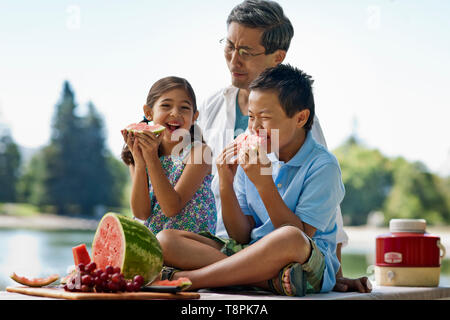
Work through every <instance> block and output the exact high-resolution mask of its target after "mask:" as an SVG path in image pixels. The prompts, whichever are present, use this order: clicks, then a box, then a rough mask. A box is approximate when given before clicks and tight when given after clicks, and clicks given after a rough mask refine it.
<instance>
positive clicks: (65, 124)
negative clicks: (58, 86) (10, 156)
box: [20, 82, 127, 215]
mask: <svg viewBox="0 0 450 320" xmlns="http://www.w3.org/2000/svg"><path fill="white" fill-rule="evenodd" d="M87 109H88V111H87V114H86V115H85V116H79V115H77V104H76V103H75V98H74V93H73V91H72V89H71V87H70V84H69V83H68V82H65V83H64V87H63V92H62V97H61V100H60V102H59V103H58V104H57V105H56V110H55V115H54V118H53V123H52V133H51V139H50V144H49V145H48V146H45V147H44V148H42V149H41V150H40V152H39V153H37V154H36V155H35V156H34V157H33V159H32V160H31V161H30V163H29V166H28V168H27V170H26V172H25V173H24V175H23V177H22V181H21V184H20V189H21V194H22V197H23V198H24V199H27V200H28V201H29V202H31V203H33V204H36V205H39V206H45V205H50V206H53V207H55V208H56V212H57V213H58V214H62V215H68V214H69V215H74V214H83V215H94V214H96V210H97V209H98V208H100V210H102V208H105V207H111V206H120V205H121V198H122V192H121V189H120V186H122V185H125V183H126V181H127V175H126V169H125V168H124V166H120V167H119V166H118V165H117V163H118V162H119V161H118V160H117V159H115V158H114V157H113V156H112V155H111V154H110V152H109V150H107V148H106V146H105V133H104V123H103V119H102V117H101V116H100V115H99V114H98V112H97V111H96V109H95V106H94V105H93V103H91V102H90V103H88V106H87ZM102 213H104V212H102Z"/></svg>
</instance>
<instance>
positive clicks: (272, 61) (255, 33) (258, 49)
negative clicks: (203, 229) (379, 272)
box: [198, 0, 371, 292]
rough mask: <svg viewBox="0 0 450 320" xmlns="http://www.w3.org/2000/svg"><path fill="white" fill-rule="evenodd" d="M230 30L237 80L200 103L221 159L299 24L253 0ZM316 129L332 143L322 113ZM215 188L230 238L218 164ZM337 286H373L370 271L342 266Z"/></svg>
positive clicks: (236, 12) (226, 43) (220, 231)
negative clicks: (350, 273) (253, 87)
mask: <svg viewBox="0 0 450 320" xmlns="http://www.w3.org/2000/svg"><path fill="white" fill-rule="evenodd" d="M227 26H228V32H227V36H226V37H225V38H223V39H221V40H220V44H221V45H222V46H223V48H224V55H225V60H226V63H227V66H228V69H229V71H230V75H231V86H228V87H226V88H225V89H221V90H219V91H218V92H217V93H216V94H214V95H213V96H211V97H209V98H208V99H207V100H206V101H205V102H204V103H203V104H202V105H201V106H200V108H199V112H200V116H199V120H198V121H199V126H200V127H201V129H202V130H203V137H204V139H205V141H206V143H207V144H208V145H209V146H210V147H211V149H212V151H213V158H214V159H215V158H216V157H217V156H218V155H219V154H220V153H221V152H222V150H223V149H224V148H225V147H226V146H227V145H228V144H229V143H230V142H231V141H232V140H233V139H234V138H236V137H237V136H238V135H239V134H240V133H242V132H244V131H245V130H246V129H247V124H248V115H247V114H248V113H247V111H248V97H249V85H250V83H251V82H252V81H253V80H254V79H256V77H257V76H258V75H260V74H261V73H262V72H263V71H264V70H266V69H267V68H271V67H275V66H277V65H278V64H280V63H282V62H283V60H284V58H285V57H286V53H287V51H288V49H289V45H290V42H291V39H292V37H293V35H294V30H293V27H292V24H291V22H290V21H289V19H288V18H287V17H286V16H285V15H284V13H283V9H282V8H281V7H280V5H279V4H277V3H276V2H273V1H258V0H247V1H244V2H243V3H241V4H239V5H237V6H236V7H235V8H233V9H232V11H231V13H230V14H229V16H228V19H227ZM311 132H312V135H313V137H314V138H315V139H316V141H318V142H319V143H321V144H323V145H324V146H326V142H325V138H324V136H323V133H322V129H321V127H320V124H319V121H318V119H317V117H315V118H314V125H313V127H312V130H311ZM213 168H214V169H213V173H214V174H215V175H214V180H213V182H212V186H211V187H212V189H213V192H214V196H215V199H216V207H217V229H216V236H218V237H225V238H227V237H228V235H227V232H226V229H225V226H224V223H223V219H222V213H221V208H222V206H221V203H220V193H219V177H218V175H217V174H216V173H217V172H216V167H215V166H213ZM336 222H337V228H338V232H337V243H338V246H337V250H336V253H337V256H338V259H339V261H341V246H342V244H345V243H346V242H347V241H348V237H347V235H346V233H345V231H344V230H343V223H342V215H341V211H340V208H338V214H337V221H336ZM336 278H337V279H336V286H335V288H334V290H335V291H359V292H370V291H371V288H370V282H369V281H368V279H367V277H362V278H359V279H348V278H344V277H343V276H342V268H341V269H340V270H339V272H338V275H337V277H336Z"/></svg>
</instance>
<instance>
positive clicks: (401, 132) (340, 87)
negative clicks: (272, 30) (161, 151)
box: [0, 0, 450, 174]
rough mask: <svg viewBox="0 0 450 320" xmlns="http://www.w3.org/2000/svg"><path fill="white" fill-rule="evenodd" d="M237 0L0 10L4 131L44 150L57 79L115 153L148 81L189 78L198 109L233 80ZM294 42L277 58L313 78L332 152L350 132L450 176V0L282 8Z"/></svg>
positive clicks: (23, 5)
mask: <svg viewBox="0 0 450 320" xmlns="http://www.w3.org/2000/svg"><path fill="white" fill-rule="evenodd" d="M239 2H240V1H223V0H209V1H207V0H201V1H200V0H195V1H193V0H190V1H184V0H183V1H181V0H179V1H170V0H169V1H119V0H116V1H13V0H6V1H5V0H3V1H1V2H0V123H3V124H6V125H8V126H9V127H10V128H11V132H12V135H13V138H14V140H15V141H16V142H17V143H19V144H20V145H23V146H27V147H39V146H42V145H45V144H46V143H48V141H49V137H50V125H51V119H52V116H53V113H54V106H55V104H56V103H57V102H58V99H59V97H60V94H61V90H62V83H63V81H64V80H66V79H67V80H69V81H70V83H71V85H72V87H73V89H74V90H75V94H76V100H77V102H78V104H79V112H80V113H83V111H84V110H85V106H86V103H87V102H88V101H92V102H93V103H94V104H95V106H96V107H97V109H98V110H99V112H100V113H101V114H102V115H103V116H104V119H105V124H106V129H107V135H108V146H109V148H110V149H111V150H112V152H113V153H114V154H116V155H119V153H120V150H121V147H122V140H121V136H120V129H122V128H123V127H124V126H125V125H127V124H128V123H130V122H135V121H137V120H139V119H140V118H141V110H142V109H141V106H142V104H143V103H144V102H145V98H146V96H147V92H148V90H149V88H150V86H151V84H152V83H153V82H154V81H156V80H157V79H159V78H161V77H164V76H167V75H178V76H182V77H185V78H187V79H188V80H189V81H190V82H191V84H192V85H193V87H194V89H195V91H196V94H197V96H198V100H199V101H201V100H203V99H205V98H206V97H207V95H209V94H210V93H212V92H213V91H215V90H217V89H219V88H221V87H224V86H226V85H228V84H229V82H230V77H229V74H228V71H227V68H226V65H225V62H224V58H223V54H222V51H221V49H220V48H219V46H218V40H219V39H220V38H221V37H223V36H224V35H225V34H226V24H225V21H226V17H227V15H228V13H229V12H230V10H231V9H232V8H233V7H234V6H235V5H236V4H238V3H239ZM279 3H280V4H281V5H282V7H283V8H284V10H285V13H286V15H287V16H288V17H289V18H290V19H291V21H292V23H293V25H294V29H295V35H294V38H293V41H292V44H291V48H290V50H289V52H288V55H287V59H286V60H285V62H288V63H291V64H293V65H295V66H298V67H300V68H301V69H303V70H305V71H306V72H307V73H309V74H311V75H312V76H313V78H314V79H315V86H314V87H315V96H316V112H317V114H318V117H319V119H320V122H321V125H322V128H323V131H324V134H325V137H326V139H327V142H328V145H329V147H330V149H334V148H336V147H338V146H339V145H340V144H341V143H342V142H343V141H344V140H345V139H346V138H347V137H348V136H349V135H350V134H351V132H352V130H355V119H356V132H357V134H358V136H359V137H360V138H361V139H362V141H364V142H365V143H366V144H367V145H368V146H369V147H372V148H378V149H380V150H381V151H382V152H383V153H384V154H385V155H387V156H403V157H405V158H407V159H409V160H419V161H422V162H424V163H425V164H426V165H427V166H428V167H429V168H430V169H431V170H433V171H435V172H439V173H442V174H450V124H449V119H450V41H449V39H450V19H449V17H450V1H436V0H431V1H423V0H385V1H381V0H380V1H378V0H372V1H363V0H354V1H350V0H348V1H345V0H342V1H334V0H318V1H299V0H284V1H279Z"/></svg>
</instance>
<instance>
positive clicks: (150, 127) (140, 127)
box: [125, 121, 166, 134]
mask: <svg viewBox="0 0 450 320" xmlns="http://www.w3.org/2000/svg"><path fill="white" fill-rule="evenodd" d="M165 129H166V127H164V126H162V125H160V124H156V125H155V124H154V123H153V121H152V122H149V124H146V123H144V122H138V123H132V124H130V125H128V126H127V127H126V128H125V130H127V131H129V132H139V133H142V132H144V131H150V132H153V133H154V134H159V133H161V132H163V131H164V130H165Z"/></svg>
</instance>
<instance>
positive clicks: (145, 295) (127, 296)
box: [6, 287, 200, 300]
mask: <svg viewBox="0 0 450 320" xmlns="http://www.w3.org/2000/svg"><path fill="white" fill-rule="evenodd" d="M6 291H8V292H14V293H22V294H26V295H30V296H38V297H47V298H56V299H70V300H152V299H199V298H200V294H199V293H196V292H177V293H163V292H120V293H94V292H86V293H85V292H69V291H65V290H64V289H59V288H32V287H7V288H6Z"/></svg>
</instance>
